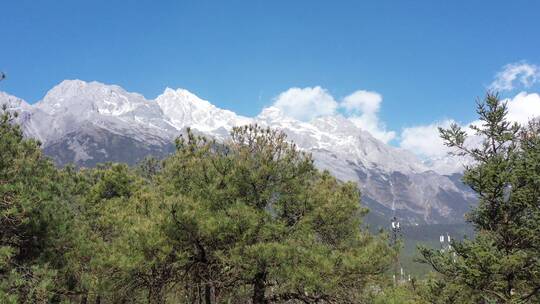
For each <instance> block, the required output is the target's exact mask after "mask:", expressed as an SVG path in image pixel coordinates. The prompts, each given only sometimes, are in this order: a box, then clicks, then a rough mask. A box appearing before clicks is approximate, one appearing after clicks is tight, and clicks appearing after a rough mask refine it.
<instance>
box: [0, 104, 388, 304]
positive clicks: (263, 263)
mask: <svg viewBox="0 0 540 304" xmlns="http://www.w3.org/2000/svg"><path fill="white" fill-rule="evenodd" d="M4 112H5V111H4ZM0 135H1V137H0V152H1V153H0V199H1V201H0V220H1V221H2V223H1V224H2V225H1V226H0V229H1V232H2V233H1V237H0V302H2V303H222V302H225V303H239V302H247V303H249V302H251V303H337V302H339V303H364V302H365V303H369V301H370V299H371V298H372V297H371V295H372V294H373V293H372V292H371V291H372V290H375V289H377V288H379V287H377V286H382V285H381V284H387V280H386V275H385V271H386V270H387V269H388V267H389V265H390V263H391V261H392V260H393V257H394V256H395V254H397V253H396V252H395V251H394V250H393V249H391V248H390V247H389V246H388V245H387V243H388V242H387V239H386V238H385V237H384V236H380V235H377V236H376V235H371V234H369V233H368V232H367V231H363V230H361V228H360V227H361V217H362V216H363V215H365V214H366V212H367V210H366V209H364V208H361V207H360V205H359V204H358V202H359V191H358V189H357V188H356V186H355V185H354V184H352V183H341V182H338V181H337V180H336V179H335V178H333V177H332V176H330V174H329V173H328V172H319V171H318V170H316V169H315V167H314V166H313V161H312V159H311V157H310V156H309V155H308V154H305V153H303V152H301V151H299V150H298V149H297V148H296V147H295V146H294V145H292V144H290V143H289V142H288V141H287V140H286V137H285V135H284V134H283V133H281V132H277V131H273V130H270V129H263V128H261V127H258V126H246V127H242V128H237V129H235V130H234V131H233V132H232V134H231V140H230V141H229V142H226V143H223V144H218V143H216V142H214V141H211V140H209V139H207V138H204V137H199V136H195V135H194V134H193V133H192V132H188V134H187V136H186V137H185V138H180V139H179V140H178V141H177V142H176V148H177V151H176V153H175V154H174V155H172V156H170V157H169V158H167V159H165V160H164V161H158V160H155V159H145V160H144V161H143V162H142V163H141V164H140V165H139V166H137V167H136V168H130V167H128V166H126V165H124V164H113V163H107V164H103V165H99V166H98V167H96V168H94V169H82V170H76V169H75V168H73V167H71V166H67V167H65V168H63V169H57V168H55V167H54V165H53V164H52V162H51V161H50V160H49V159H47V158H45V157H44V156H43V154H42V152H41V150H40V148H39V143H37V142H35V141H33V140H28V139H24V137H23V135H22V132H21V130H20V129H19V127H18V126H16V125H15V124H13V116H12V115H11V114H9V113H7V112H5V113H4V114H3V115H2V116H1V120H0Z"/></svg>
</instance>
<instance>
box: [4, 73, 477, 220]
mask: <svg viewBox="0 0 540 304" xmlns="http://www.w3.org/2000/svg"><path fill="white" fill-rule="evenodd" d="M0 104H7V105H8V108H10V109H11V110H13V111H17V112H19V113H20V116H19V118H18V121H19V123H20V124H21V125H22V127H23V129H24V132H25V134H26V135H27V136H30V137H34V138H37V139H39V140H40V141H41V142H42V143H43V148H44V151H45V153H47V154H48V155H50V156H51V157H52V158H53V159H54V160H55V161H56V162H57V163H58V164H59V165H64V164H67V163H72V162H73V163H75V164H77V165H79V166H94V165H96V164H97V163H99V162H104V161H123V162H128V163H131V164H134V163H136V162H138V161H140V160H141V159H143V158H144V157H145V156H147V155H154V156H157V157H164V156H166V155H167V154H169V153H172V151H173V150H174V147H173V144H172V143H173V141H174V138H175V137H176V136H178V135H179V134H181V132H183V131H184V130H185V128H186V127H190V128H192V129H193V130H195V131H196V132H200V133H203V134H206V135H208V136H212V137H215V138H217V139H218V140H226V139H227V137H228V134H229V132H230V131H231V129H232V128H233V127H234V126H238V125H245V124H249V123H258V124H261V125H264V126H269V127H272V128H278V129H281V130H283V131H284V132H286V133H287V135H288V136H289V138H290V139H291V140H292V141H294V142H295V143H296V144H297V145H298V146H299V147H300V148H301V149H304V150H306V151H308V152H310V153H312V154H313V156H314V159H315V161H316V165H317V166H318V167H319V168H321V169H327V170H329V171H330V172H331V173H333V174H334V175H335V176H336V177H337V178H339V179H341V180H350V181H354V182H357V183H358V184H359V186H360V189H361V190H362V195H363V200H364V202H365V204H366V205H368V206H369V207H370V209H371V210H372V215H371V216H372V217H380V218H385V219H387V218H389V217H390V216H391V215H392V214H394V213H395V214H397V215H398V216H400V217H401V218H404V219H406V221H407V222H409V223H412V224H422V223H450V222H461V221H462V220H463V213H464V212H466V211H467V210H468V208H469V206H470V205H471V203H473V202H474V196H473V195H472V194H471V192H470V191H468V190H467V188H466V187H463V185H462V184H461V182H460V181H459V178H458V177H457V176H456V175H445V174H447V169H445V172H444V173H442V172H441V173H437V172H436V171H435V169H434V168H437V167H436V166H431V165H427V164H426V162H423V161H421V160H419V159H418V158H417V157H416V156H415V155H414V154H413V153H411V152H409V151H406V150H403V149H399V148H396V147H393V146H390V145H386V144H384V143H383V142H381V141H379V140H377V139H375V138H374V137H373V136H371V135H370V134H369V133H368V132H366V131H364V130H361V129H359V128H358V127H356V125H355V124H354V123H352V122H351V121H350V120H349V119H347V118H346V117H342V116H339V115H338V116H328V117H319V118H316V119H314V120H313V121H311V122H309V123H308V122H301V121H297V120H294V119H291V118H288V117H287V116H286V115H285V114H284V113H282V112H281V111H280V110H279V109H277V108H273V107H269V108H266V109H264V110H263V111H262V113H261V114H260V115H258V116H256V117H252V118H249V117H243V116H240V115H237V114H235V113H234V112H231V111H228V110H223V109H220V108H217V107H216V106H214V105H212V104H211V103H210V102H208V101H205V100H202V99H200V98H199V97H197V96H196V95H194V94H192V93H190V92H189V91H187V90H183V89H178V90H172V89H166V90H165V92H164V93H163V94H162V95H160V96H158V97H157V98H156V99H155V100H147V99H145V98H144V97H143V96H142V95H140V94H136V93H130V92H126V91H125V90H124V89H122V88H121V87H118V86H114V85H105V84H101V83H98V82H90V83H88V82H84V81H80V80H67V81H64V82H62V83H60V84H59V85H57V86H56V87H54V88H53V89H51V90H50V91H49V92H48V93H47V95H46V96H45V97H44V98H43V100H41V101H39V102H38V103H36V104H34V105H29V104H28V103H26V102H25V101H23V100H21V99H19V98H16V97H14V96H11V95H8V94H6V93H0ZM458 175H459V174H458Z"/></svg>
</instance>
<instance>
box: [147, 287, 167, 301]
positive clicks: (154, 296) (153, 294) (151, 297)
mask: <svg viewBox="0 0 540 304" xmlns="http://www.w3.org/2000/svg"><path fill="white" fill-rule="evenodd" d="M163 303H165V302H164V301H163V290H162V288H161V286H151V287H150V289H149V290H148V304H163Z"/></svg>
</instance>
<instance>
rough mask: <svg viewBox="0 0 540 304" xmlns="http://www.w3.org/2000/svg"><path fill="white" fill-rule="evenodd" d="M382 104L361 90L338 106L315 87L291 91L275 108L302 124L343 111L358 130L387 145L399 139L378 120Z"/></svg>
mask: <svg viewBox="0 0 540 304" xmlns="http://www.w3.org/2000/svg"><path fill="white" fill-rule="evenodd" d="M381 103H382V96H381V95H380V94H379V93H377V92H370V91H364V90H358V91H356V92H354V93H352V94H350V95H349V96H347V97H345V98H343V100H342V101H341V102H337V101H336V99H335V98H334V97H333V96H332V95H330V93H328V91H327V90H326V89H324V88H321V87H319V86H316V87H306V88H290V89H288V90H287V91H285V92H282V93H281V94H279V95H278V96H277V97H276V98H275V99H274V104H273V106H274V107H276V108H278V109H280V110H281V112H283V114H284V115H286V116H289V117H292V118H295V119H298V120H300V121H311V120H312V119H313V118H315V117H319V116H325V115H335V114H337V113H338V109H343V112H344V113H343V114H344V115H345V116H346V117H348V118H349V120H350V121H351V122H353V123H354V124H355V125H356V126H357V127H359V128H361V129H363V130H365V131H368V132H369V133H371V135H373V137H375V138H377V139H379V140H381V141H383V142H385V143H387V142H389V141H390V140H392V139H394V138H395V137H396V133H395V132H393V131H387V130H386V126H385V125H384V123H382V122H381V121H380V120H379V116H378V112H379V109H380V106H381Z"/></svg>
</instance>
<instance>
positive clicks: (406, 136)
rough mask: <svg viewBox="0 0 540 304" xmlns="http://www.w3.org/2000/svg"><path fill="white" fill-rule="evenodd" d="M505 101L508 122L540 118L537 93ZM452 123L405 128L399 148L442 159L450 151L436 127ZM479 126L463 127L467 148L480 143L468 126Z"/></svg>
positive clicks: (539, 102) (539, 103)
mask: <svg viewBox="0 0 540 304" xmlns="http://www.w3.org/2000/svg"><path fill="white" fill-rule="evenodd" d="M505 101H506V102H507V103H508V120H510V121H513V122H517V123H519V124H522V125H523V124H526V123H527V122H528V121H529V120H530V119H532V118H537V117H540V95H539V94H537V93H526V92H521V93H519V94H517V95H516V96H514V97H513V98H510V99H506V100H505ZM453 122H454V121H453V120H450V119H449V120H444V121H441V122H435V123H432V124H428V125H419V126H414V127H409V128H405V129H403V131H402V132H401V135H400V141H399V146H400V147H401V148H404V149H407V150H410V151H411V152H413V153H415V154H417V155H420V156H423V157H427V158H430V159H436V158H443V157H444V156H446V155H447V154H448V152H449V151H450V149H449V148H448V147H446V146H445V145H444V143H443V141H442V139H441V138H440V135H439V131H438V127H443V128H448V127H449V126H450V124H451V123H453ZM481 124H482V122H481V121H479V120H475V121H472V122H470V123H468V124H465V125H463V129H464V130H465V131H466V132H467V134H468V135H469V138H468V141H467V144H468V145H469V146H478V145H480V143H481V138H480V137H478V136H476V135H475V132H474V131H473V130H472V129H471V128H469V126H470V125H476V126H480V125H481Z"/></svg>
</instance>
